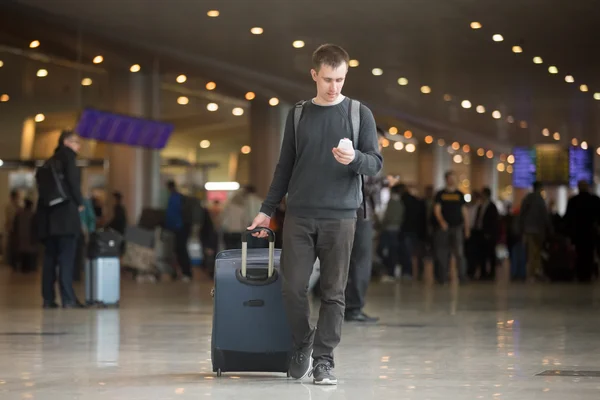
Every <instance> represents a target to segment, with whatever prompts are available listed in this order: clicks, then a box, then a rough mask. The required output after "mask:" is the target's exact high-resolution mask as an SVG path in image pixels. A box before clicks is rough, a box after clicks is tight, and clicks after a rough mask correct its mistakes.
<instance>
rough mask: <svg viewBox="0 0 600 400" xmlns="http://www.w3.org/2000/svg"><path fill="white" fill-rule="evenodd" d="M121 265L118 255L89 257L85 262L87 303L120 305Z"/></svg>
mask: <svg viewBox="0 0 600 400" xmlns="http://www.w3.org/2000/svg"><path fill="white" fill-rule="evenodd" d="M120 297H121V265H120V263H119V258H117V257H100V258H94V259H91V260H90V259H88V260H86V263H85V299H86V303H87V304H90V305H91V304H98V305H100V306H117V307H118V306H119V300H120Z"/></svg>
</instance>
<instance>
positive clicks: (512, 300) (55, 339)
mask: <svg viewBox="0 0 600 400" xmlns="http://www.w3.org/2000/svg"><path fill="white" fill-rule="evenodd" d="M122 288H123V290H122V293H123V294H122V300H121V308H120V309H116V310H113V309H107V310H105V309H101V310H100V309H88V310H62V309H58V310H42V308H41V299H40V295H39V291H40V290H39V277H37V276H21V275H14V274H12V273H11V272H10V270H9V269H8V268H4V267H3V268H0V399H2V400H17V399H19V400H21V399H43V400H66V399H86V400H95V399H98V400H99V399H102V400H116V399H128V400H134V399H144V400H146V399H165V400H166V399H205V398H213V399H243V400H257V399H260V400H265V399H274V398H282V399H289V400H300V399H302V400H308V399H394V400H396V399H410V400H417V399H424V400H425V399H430V400H434V399H548V400H559V399H560V400H562V399H565V398H573V399H598V398H599V397H600V345H599V343H600V342H599V340H598V332H600V318H599V316H598V311H599V309H600V286H599V285H597V284H593V285H587V286H578V285H550V284H538V285H533V286H531V285H527V284H507V283H496V284H491V283H488V284H477V283H473V284H468V285H465V286H460V287H457V286H452V285H450V286H445V287H441V286H428V285H422V284H419V283H406V282H403V283H395V284H394V283H391V284H384V283H375V284H373V285H372V287H371V288H370V295H369V298H368V306H367V309H366V311H367V312H368V313H370V314H373V315H377V316H379V317H381V321H380V322H379V323H377V324H374V325H359V324H354V323H346V324H345V325H344V328H343V339H342V344H341V345H340V347H339V348H338V350H337V353H336V361H337V366H336V374H337V375H338V379H339V385H338V386H337V387H326V388H325V387H317V386H313V385H312V383H311V381H309V380H306V381H303V382H299V381H294V380H290V379H287V378H286V377H285V376H284V375H281V374H233V373H230V374H224V375H223V377H221V378H217V377H216V376H215V374H214V373H213V372H212V368H211V362H210V337H211V313H212V300H211V297H210V289H211V284H210V282H209V281H208V280H206V279H205V280H197V281H193V282H192V283H190V284H185V283H179V282H165V283H159V284H149V283H141V284H140V283H135V282H134V281H131V280H128V279H126V278H124V279H123V286H122ZM78 291H79V293H82V291H83V290H82V287H81V286H80V287H78ZM241 334H243V333H241Z"/></svg>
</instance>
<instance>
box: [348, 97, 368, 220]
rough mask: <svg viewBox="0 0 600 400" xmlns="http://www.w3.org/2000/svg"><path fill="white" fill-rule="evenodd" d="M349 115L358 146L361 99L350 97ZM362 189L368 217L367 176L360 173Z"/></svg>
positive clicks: (355, 144)
mask: <svg viewBox="0 0 600 400" xmlns="http://www.w3.org/2000/svg"><path fill="white" fill-rule="evenodd" d="M348 115H349V116H350V126H351V128H352V144H353V145H354V148H355V149H356V148H358V138H359V136H360V101H356V100H352V99H350V104H349V105H348ZM360 191H361V193H362V200H363V201H362V207H363V213H364V214H363V216H364V218H365V219H367V201H366V199H365V178H364V177H363V176H362V175H360Z"/></svg>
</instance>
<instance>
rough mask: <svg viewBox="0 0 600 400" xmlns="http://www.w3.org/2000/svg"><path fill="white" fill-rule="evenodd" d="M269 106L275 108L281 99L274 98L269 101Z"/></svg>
mask: <svg viewBox="0 0 600 400" xmlns="http://www.w3.org/2000/svg"><path fill="white" fill-rule="evenodd" d="M269 104H270V105H271V106H273V107H275V106H276V105H277V104H279V99H278V98H277V97H272V98H270V99H269Z"/></svg>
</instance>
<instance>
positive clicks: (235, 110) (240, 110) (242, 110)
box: [231, 107, 244, 117]
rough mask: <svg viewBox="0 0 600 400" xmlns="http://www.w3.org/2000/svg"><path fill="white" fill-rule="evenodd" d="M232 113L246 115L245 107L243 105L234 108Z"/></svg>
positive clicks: (237, 115)
mask: <svg viewBox="0 0 600 400" xmlns="http://www.w3.org/2000/svg"><path fill="white" fill-rule="evenodd" d="M231 113H232V114H233V115H235V116H236V117H239V116H241V115H244V109H243V108H242V107H236V108H234V109H233V110H231Z"/></svg>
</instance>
